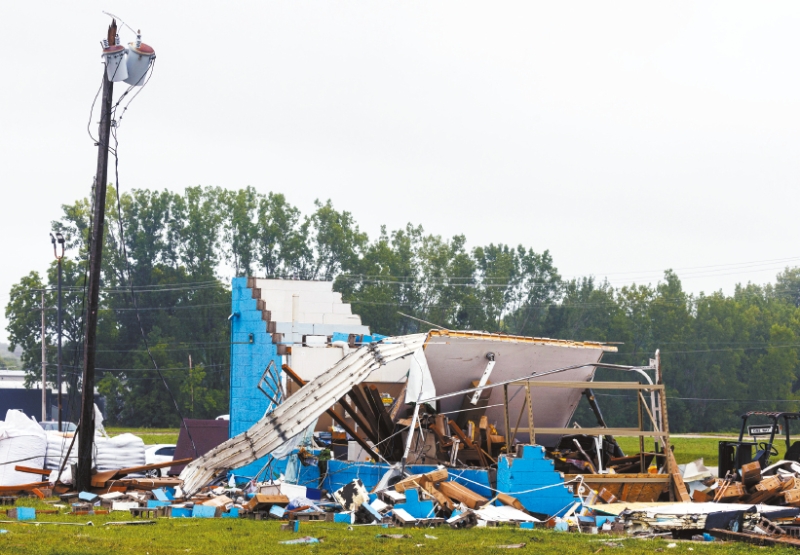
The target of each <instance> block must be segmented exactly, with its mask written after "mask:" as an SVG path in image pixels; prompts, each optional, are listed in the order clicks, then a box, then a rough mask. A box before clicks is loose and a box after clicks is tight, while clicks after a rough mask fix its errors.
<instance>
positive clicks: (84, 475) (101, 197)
mask: <svg viewBox="0 0 800 555" xmlns="http://www.w3.org/2000/svg"><path fill="white" fill-rule="evenodd" d="M116 34H117V22H116V21H115V20H114V21H112V23H111V25H110V26H109V27H108V38H109V41H108V43H109V44H111V45H113V44H115V37H116ZM113 93H114V83H113V82H112V81H111V80H109V78H108V75H107V73H106V68H105V66H104V67H103V100H102V101H101V103H100V126H99V127H100V128H99V133H98V142H97V173H96V174H95V178H94V206H93V212H92V235H91V243H90V245H89V295H88V296H89V298H88V302H87V310H86V333H85V338H86V339H85V345H84V351H83V395H82V396H81V420H80V433H79V436H78V473H77V476H76V477H75V487H76V488H77V490H78V491H89V488H90V487H91V481H92V444H93V443H94V367H95V359H96V354H97V311H98V304H99V297H100V270H101V264H102V261H103V232H104V230H105V217H106V214H105V207H106V187H107V185H108V181H107V179H108V146H109V137H110V135H111V101H112V96H113Z"/></svg>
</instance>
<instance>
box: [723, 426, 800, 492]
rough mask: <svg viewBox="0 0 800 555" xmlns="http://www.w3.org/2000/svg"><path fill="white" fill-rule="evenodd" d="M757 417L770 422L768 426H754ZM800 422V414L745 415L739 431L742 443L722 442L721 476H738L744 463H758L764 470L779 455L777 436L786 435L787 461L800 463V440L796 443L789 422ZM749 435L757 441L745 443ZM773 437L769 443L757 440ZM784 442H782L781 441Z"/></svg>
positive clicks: (785, 456)
mask: <svg viewBox="0 0 800 555" xmlns="http://www.w3.org/2000/svg"><path fill="white" fill-rule="evenodd" d="M753 417H755V419H756V420H762V421H763V419H765V418H766V419H767V420H768V421H769V423H768V424H750V425H748V421H750V420H751V419H752V418H753ZM792 420H800V413H798V412H761V411H750V412H746V413H744V414H743V415H742V428H741V430H740V431H739V441H720V442H719V473H718V475H719V476H720V477H725V476H727V475H728V473H731V474H736V473H737V472H739V470H740V469H741V468H742V465H743V464H747V463H751V462H754V461H758V464H759V465H760V466H761V468H762V469H764V468H766V467H767V466H769V463H770V458H771V457H776V456H777V455H778V450H777V449H776V448H775V445H774V442H775V439H776V436H779V435H781V434H784V435H785V441H786V454H785V455H784V457H783V458H784V460H787V461H795V462H800V441H795V442H794V443H792V440H791V434H790V432H789V429H790V426H789V423H790V422H791V421H792ZM745 433H747V435H748V436H751V437H752V438H753V439H754V440H756V441H744V436H745ZM767 436H768V437H769V441H757V438H760V437H764V438H766V437H767ZM779 441H780V439H779Z"/></svg>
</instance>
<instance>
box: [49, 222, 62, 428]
mask: <svg viewBox="0 0 800 555" xmlns="http://www.w3.org/2000/svg"><path fill="white" fill-rule="evenodd" d="M50 241H51V242H52V243H53V255H55V257H56V260H58V323H57V328H56V333H57V334H58V374H57V375H56V387H57V388H58V431H59V432H63V431H64V428H63V427H62V424H61V422H62V419H63V416H62V415H63V412H62V409H61V323H62V320H61V318H62V316H61V273H62V271H61V259H62V258H64V236H63V235H62V234H61V232H60V231H58V232H56V234H55V236H54V235H53V234H52V233H51V234H50ZM56 243H58V244H59V245H61V254H58V250H57V247H56Z"/></svg>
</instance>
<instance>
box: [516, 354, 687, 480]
mask: <svg viewBox="0 0 800 555" xmlns="http://www.w3.org/2000/svg"><path fill="white" fill-rule="evenodd" d="M654 366H655V370H656V376H657V379H658V381H659V382H661V380H660V378H661V372H660V356H659V353H658V352H656V359H655V365H654ZM627 368H631V369H633V368H634V367H627ZM627 368H624V369H627ZM621 369H622V368H621ZM509 387H524V388H525V406H527V407H528V427H527V428H520V427H519V426H517V427H516V428H515V429H514V431H513V435H512V431H511V426H510V421H511V416H510V415H509V409H508V406H509V403H508V398H509V397H508V388H509ZM535 387H542V388H564V389H584V390H585V389H587V388H588V387H591V388H592V389H604V390H613V389H616V390H629V391H630V390H633V391H636V392H637V395H636V401H637V409H638V410H637V412H638V415H639V418H638V420H639V423H638V424H639V425H638V427H636V428H609V427H595V428H543V427H539V428H537V427H535V425H534V423H533V407H532V406H531V388H535ZM642 392H649V393H657V394H658V395H655V396H654V397H658V399H659V401H660V406H658V405H656V404H654V406H653V409H655V410H651V408H650V407H648V406H647V402H646V400H645V398H644V396H643V395H642ZM503 400H504V402H503V404H504V406H503V412H504V415H505V425H506V445H511V444H512V443H511V442H512V440H513V438H514V437H515V436H516V435H517V433H519V432H528V433H529V434H530V441H531V443H535V440H536V434H537V433H538V434H561V435H567V434H576V433H578V434H585V435H590V436H591V435H594V436H606V435H611V436H621V437H638V438H639V445H640V447H641V448H640V453H642V452H643V451H644V438H645V437H653V438H658V440H659V441H660V442H661V444H662V446H663V449H664V454H665V456H666V457H665V463H664V464H665V470H666V472H665V473H666V474H672V473H673V472H674V471H675V469H673V468H672V466H673V462H672V461H673V457H670V456H669V454H670V446H669V425H668V422H667V417H666V414H667V413H666V410H664V407H665V406H666V403H665V388H664V384H663V383H656V384H641V383H635V382H572V381H563V382H556V381H539V380H536V379H535V378H533V379H532V378H525V379H520V380H516V381H514V382H511V383H507V384H504V385H503ZM525 406H523V410H524V408H525ZM654 412H655V413H656V414H659V416H661V418H660V420H661V421H660V422H659V419H658V418H657V417H656V416H655V414H654ZM645 414H646V415H647V417H648V419H647V420H646V419H645V418H644V415H645ZM520 416H521V415H520ZM648 422H649V424H650V425H651V426H652V428H653V429H652V430H648V429H645V428H646V427H647V425H648ZM659 480H662V481H666V480H668V478H663V479H661V478H660V479H659Z"/></svg>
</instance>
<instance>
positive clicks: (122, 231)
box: [111, 57, 198, 456]
mask: <svg viewBox="0 0 800 555" xmlns="http://www.w3.org/2000/svg"><path fill="white" fill-rule="evenodd" d="M154 67H155V57H153V58H152V59H151V61H150V67H149V68H148V70H147V72H146V73H148V72H149V73H150V74H151V75H152V72H153V69H154ZM149 80H150V79H149V77H148V78H147V79H146V80H145V82H144V84H143V85H142V88H144V86H146V85H147V83H148V82H149ZM133 86H135V85H131V87H133ZM131 87H129V88H128V90H127V91H125V93H123V95H122V97H120V99H119V100H118V101H117V103H116V104H115V105H114V107H113V109H112V113H111V118H112V121H111V123H112V125H111V134H112V136H113V138H114V149H113V151H112V153H113V156H114V177H115V180H114V184H115V186H116V196H117V203H116V204H117V224H118V226H119V237H120V241H119V243H120V246H121V247H122V257H123V259H124V261H125V269H126V273H127V280H128V284H129V285H130V284H132V283H133V277H132V276H133V272H132V271H131V265H130V260H129V259H128V249H127V246H126V244H125V229H124V224H123V222H122V205H121V201H120V197H121V194H120V183H119V139H118V137H117V129H118V128H117V126H116V123H115V121H114V117H115V116H116V109H117V108H118V107H119V105H120V103H121V102H122V98H124V97H125V95H127V94H128V92H130V90H131ZM136 96H138V92H137V94H135V95H134V96H133V97H132V98H131V99H130V100H129V101H128V103H127V104H126V105H125V107H124V108H123V110H122V114H121V116H120V119H121V118H122V116H124V115H125V112H126V111H127V109H128V107H129V106H130V104H131V102H133V100H134V99H135V98H136ZM130 296H131V302H132V303H133V307H134V309H136V311H135V314H136V321H137V323H138V324H139V331H140V333H141V335H142V341H143V343H144V347H145V349H146V350H147V355H148V357H149V358H150V362H151V363H152V364H153V368H154V369H155V371H156V372H157V373H158V376H159V377H160V378H161V382H162V383H163V384H164V388H165V389H166V390H167V393H168V394H169V396H170V398H171V399H172V404H173V405H174V407H175V411H176V412H177V414H178V417H179V418H180V419H181V425H182V426H183V428H184V429H185V430H186V435H187V437H188V438H189V442H190V443H191V444H192V450H193V451H194V454H195V456H197V453H198V452H197V446H196V445H195V442H194V438H193V437H192V432H191V431H190V430H189V426H187V425H186V419H185V418H184V417H183V413H182V411H181V409H180V406H179V404H178V400H177V399H176V398H175V395H174V394H173V393H172V389H170V387H169V383H167V380H166V378H165V377H164V374H163V373H162V372H161V369H160V368H159V366H158V363H157V362H156V359H155V357H154V356H153V352H152V351H151V350H150V344H149V341H148V340H147V334H146V333H145V331H144V325H143V324H142V318H141V315H140V312H139V310H138V303H137V300H136V291H135V290H134V289H133V288H131V289H130Z"/></svg>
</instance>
